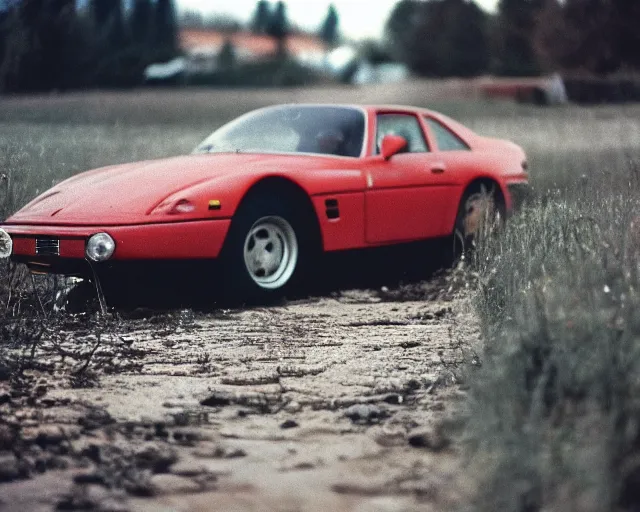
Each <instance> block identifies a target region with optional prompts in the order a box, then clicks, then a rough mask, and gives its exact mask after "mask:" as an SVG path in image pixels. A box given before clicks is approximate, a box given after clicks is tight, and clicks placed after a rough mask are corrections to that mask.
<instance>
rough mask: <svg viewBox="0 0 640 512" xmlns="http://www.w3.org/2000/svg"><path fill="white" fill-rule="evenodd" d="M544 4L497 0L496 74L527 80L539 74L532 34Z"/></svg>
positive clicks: (542, 1) (541, 1) (541, 0)
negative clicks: (529, 76)
mask: <svg viewBox="0 0 640 512" xmlns="http://www.w3.org/2000/svg"><path fill="white" fill-rule="evenodd" d="M544 4H545V0H500V3H499V4H498V16H497V20H496V25H495V33H494V48H495V54H494V55H495V63H494V67H495V71H496V72H497V73H499V74H501V75H509V76H527V75H536V74H538V73H539V72H540V66H539V63H538V57H537V55H536V51H535V45H534V34H535V31H536V26H537V21H538V19H539V17H540V13H541V11H542V8H543V7H544Z"/></svg>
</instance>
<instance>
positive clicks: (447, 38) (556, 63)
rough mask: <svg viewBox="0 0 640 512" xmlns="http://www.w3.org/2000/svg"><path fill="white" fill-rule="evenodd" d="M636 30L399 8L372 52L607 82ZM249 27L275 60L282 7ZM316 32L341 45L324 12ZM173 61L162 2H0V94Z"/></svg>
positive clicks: (506, 7) (424, 65) (453, 1)
mask: <svg viewBox="0 0 640 512" xmlns="http://www.w3.org/2000/svg"><path fill="white" fill-rule="evenodd" d="M78 5H80V7H78ZM125 6H126V8H125ZM223 21H224V24H225V26H227V28H228V29H229V30H239V29H241V28H242V27H241V24H239V23H237V22H233V20H223ZM638 22H640V1H638V0H500V1H499V3H498V8H497V11H496V13H495V14H489V13H487V12H485V11H484V10H482V9H481V8H480V7H479V6H478V5H477V4H476V3H475V1H474V0H400V1H399V2H398V3H397V4H396V6H395V8H394V9H393V11H392V13H391V16H390V17H389V19H388V21H387V24H386V29H385V37H384V40H383V42H382V44H380V45H379V46H378V47H377V48H373V50H375V51H374V53H375V54H376V55H377V56H378V57H381V58H385V55H389V56H390V57H391V58H393V59H395V60H399V61H401V62H404V63H406V64H407V65H408V67H409V68H410V69H411V70H412V71H413V72H414V73H415V74H417V75H422V76H433V77H444V76H461V77H465V76H477V75H481V74H487V73H492V74H497V75H506V76H527V75H536V74H539V73H542V72H548V71H567V70H568V71H571V72H586V73H589V74H598V75H606V74H610V73H615V72H632V71H637V70H638V68H640V52H637V51H636V48H638V47H640V31H638V30H637V29H636V26H637V25H638ZM248 28H249V29H250V30H252V31H253V32H254V33H256V34H264V35H268V36H270V37H273V38H274V39H275V40H276V41H277V48H278V56H280V57H283V56H285V55H286V39H287V37H288V35H289V34H290V33H292V32H293V31H295V28H294V27H292V25H291V24H290V22H289V20H288V17H287V6H286V2H284V1H277V2H270V1H267V0H258V1H257V2H256V8H255V11H254V13H253V16H252V17H251V21H250V22H249V27H248ZM318 35H319V37H321V38H322V39H323V40H324V41H325V42H326V44H327V47H328V48H330V47H332V46H334V45H336V44H338V43H339V42H340V33H339V15H338V11H337V9H336V8H335V6H334V5H330V6H329V8H328V12H327V15H326V17H325V19H324V21H322V22H321V24H320V25H319V27H318ZM369 46H371V45H369ZM369 46H367V45H363V48H365V49H367V48H368V51H369V53H371V50H372V48H370V47H369ZM226 50H227V52H226V53H228V54H229V59H227V60H229V61H230V62H231V61H232V60H233V59H232V58H231V57H233V49H232V48H226ZM365 53H366V51H365ZM178 54H179V44H178V20H177V15H176V9H175V5H174V2H173V0H126V1H125V0H83V1H82V2H81V3H80V4H78V2H77V0H0V92H37V91H49V90H65V89H78V88H87V87H123V86H132V85H137V84H140V83H142V82H143V73H144V69H145V68H146V67H147V66H148V65H149V64H151V63H154V62H165V61H167V60H169V59H171V58H173V57H175V56H176V55H178ZM225 55H226V54H225Z"/></svg>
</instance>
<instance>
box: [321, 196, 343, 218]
mask: <svg viewBox="0 0 640 512" xmlns="http://www.w3.org/2000/svg"><path fill="white" fill-rule="evenodd" d="M324 205H325V206H326V207H327V219H339V218H340V209H339V208H338V200H337V199H327V200H326V201H325V202H324Z"/></svg>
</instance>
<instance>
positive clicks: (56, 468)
mask: <svg viewBox="0 0 640 512" xmlns="http://www.w3.org/2000/svg"><path fill="white" fill-rule="evenodd" d="M449 288H450V284H449V282H448V278H444V277H441V278H434V279H432V280H431V281H428V282H424V283H422V284H414V285H411V286H410V287H404V288H402V287H401V288H397V289H391V290H388V289H387V288H382V289H377V290H375V291H372V290H352V291H341V292H333V293H331V294H327V295H325V296H323V297H320V298H309V299H304V300H299V301H295V302H289V303H285V304H282V305H279V306H274V307H268V308H256V309H245V310H242V309H237V310H235V309H232V310H216V311H213V312H209V313H194V312H192V311H190V310H184V311H175V312H172V313H169V314H162V315H160V314H154V313H151V312H148V311H141V312H133V313H130V314H128V317H127V318H126V319H124V320H123V319H120V320H110V321H108V322H107V323H106V324H104V323H99V322H98V323H92V321H91V322H86V321H85V320H82V319H80V320H78V319H67V320H65V321H63V322H61V323H60V324H59V325H58V326H57V327H56V328H55V329H52V330H50V331H47V332H46V333H45V334H44V336H43V337H42V339H41V340H40V341H39V342H38V344H37V347H36V351H35V357H34V359H33V360H34V361H37V364H36V365H35V368H32V369H29V370H25V371H24V372H23V375H22V377H21V378H19V379H14V380H12V381H5V382H4V383H3V382H0V404H1V405H0V418H1V420H0V447H2V449H3V450H2V451H1V452H0V480H1V481H4V483H2V484H0V509H2V510H6V511H20V512H24V511H40V510H42V511H45V510H56V509H57V510H131V511H159V510H167V511H169V510H175V511H178V510H185V511H186V510H189V511H196V510H223V511H254V510H255V511H292V512H293V511H323V512H324V511H327V510H331V511H336V512H339V511H360V512H364V511H371V512H373V511H376V512H377V511H385V512H386V511H413V510H451V509H452V508H453V507H454V506H455V505H456V504H457V503H458V502H459V500H460V499H461V496H462V495H463V494H464V491H463V490H461V487H462V488H463V487H464V486H461V485H460V483H459V479H458V478H457V476H458V474H459V468H460V465H461V464H463V461H462V460H461V457H460V451H459V449H458V447H457V442H456V441H455V437H451V435H450V432H449V431H448V430H447V429H446V428H445V425H446V424H447V423H448V419H449V418H450V417H451V416H452V415H455V412H456V411H457V410H459V409H460V408H461V407H464V398H465V386H464V378H463V373H464V371H463V370H462V367H463V363H464V362H465V361H466V362H467V363H469V362H471V364H473V362H474V360H475V359H474V358H475V356H474V354H475V352H474V351H475V350H477V348H478V347H477V345H476V344H477V340H478V339H479V334H478V330H477V326H476V323H475V321H474V316H473V313H472V308H471V305H470V302H469V300H468V299H467V298H465V294H464V293H461V292H459V291H458V292H456V293H448V292H447V290H448V289H449ZM98 336H99V337H100V343H98V342H97V341H98ZM88 354H91V359H90V362H89V364H86V361H87V355H88ZM27 355H30V354H27Z"/></svg>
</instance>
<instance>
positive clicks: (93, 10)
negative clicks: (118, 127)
mask: <svg viewBox="0 0 640 512" xmlns="http://www.w3.org/2000/svg"><path fill="white" fill-rule="evenodd" d="M89 14H90V19H91V25H92V28H93V35H92V41H91V43H92V44H91V52H92V65H91V69H90V72H89V83H90V85H93V86H107V87H118V86H122V85H125V82H128V80H126V79H125V78H124V77H125V76H126V75H127V74H128V72H127V71H128V69H127V67H126V66H125V64H124V62H123V59H124V58H125V57H126V56H127V52H128V51H129V50H130V47H131V40H130V39H129V38H128V34H127V31H126V30H125V24H124V16H123V12H122V0H93V1H92V2H91V4H90V5H89ZM127 85H129V84H128V83H127Z"/></svg>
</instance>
